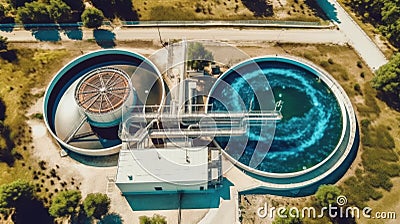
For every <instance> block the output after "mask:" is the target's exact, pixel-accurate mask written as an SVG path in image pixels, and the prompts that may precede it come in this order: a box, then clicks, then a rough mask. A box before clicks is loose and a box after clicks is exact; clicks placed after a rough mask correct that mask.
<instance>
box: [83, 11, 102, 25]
mask: <svg viewBox="0 0 400 224" xmlns="http://www.w3.org/2000/svg"><path fill="white" fill-rule="evenodd" d="M103 20H104V15H103V12H102V11H100V10H98V9H96V8H93V7H90V8H87V9H85V11H83V13H82V22H83V25H84V26H86V27H88V28H99V27H100V26H101V24H102V23H103Z"/></svg>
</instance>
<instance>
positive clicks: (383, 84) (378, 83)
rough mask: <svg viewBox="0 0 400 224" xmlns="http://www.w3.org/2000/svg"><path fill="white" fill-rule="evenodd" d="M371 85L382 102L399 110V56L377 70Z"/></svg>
mask: <svg viewBox="0 0 400 224" xmlns="http://www.w3.org/2000/svg"><path fill="white" fill-rule="evenodd" d="M372 85H373V87H374V88H375V89H376V90H378V91H379V92H380V93H381V95H382V98H383V100H385V101H386V102H387V103H388V104H389V105H390V106H392V107H393V108H395V109H397V110H399V109H400V103H399V101H400V54H396V55H395V56H393V57H392V58H391V59H390V61H389V63H387V64H386V65H383V66H382V67H380V68H379V69H378V71H377V72H376V76H375V77H374V78H373V79H372Z"/></svg>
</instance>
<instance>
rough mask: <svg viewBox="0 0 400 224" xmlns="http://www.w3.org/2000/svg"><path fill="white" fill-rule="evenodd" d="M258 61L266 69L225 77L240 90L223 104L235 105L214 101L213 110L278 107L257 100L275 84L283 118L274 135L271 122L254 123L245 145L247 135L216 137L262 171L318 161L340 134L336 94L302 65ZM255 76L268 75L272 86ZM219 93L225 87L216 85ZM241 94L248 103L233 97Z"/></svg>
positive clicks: (296, 168)
mask: <svg viewBox="0 0 400 224" xmlns="http://www.w3.org/2000/svg"><path fill="white" fill-rule="evenodd" d="M257 63H258V65H259V67H260V68H261V69H260V70H258V71H248V72H246V73H241V74H242V75H238V74H237V73H236V72H232V74H228V75H226V76H224V78H223V81H225V82H227V83H229V84H230V86H232V87H233V89H234V90H235V91H237V92H238V94H231V96H232V97H230V98H229V99H228V98H223V100H230V101H231V102H226V101H225V102H223V103H224V104H225V105H234V106H232V107H230V106H223V105H222V103H221V102H220V101H219V100H215V99H214V100H211V101H210V103H212V104H213V110H214V111H226V110H230V111H243V110H246V109H247V110H248V109H249V108H250V105H251V109H253V110H258V109H259V108H263V109H273V102H274V99H273V98H272V99H271V98H270V97H268V99H263V100H260V99H257V98H260V96H261V97H263V96H265V95H268V94H269V93H268V88H271V89H272V92H273V95H274V98H275V101H278V100H282V101H283V102H284V104H283V108H282V111H281V112H282V115H283V119H282V120H281V121H280V122H278V123H277V124H276V126H275V134H274V132H273V128H272V124H266V125H265V126H264V127H263V128H260V127H250V129H249V130H248V133H247V136H245V137H246V138H247V139H248V141H247V142H245V143H241V142H243V140H244V138H243V137H239V138H236V137H232V138H230V139H229V138H216V141H217V142H218V143H219V144H220V145H221V146H222V147H224V148H225V149H226V151H227V153H229V154H230V155H231V156H232V157H233V158H235V159H238V160H239V161H240V162H241V163H243V164H245V165H248V166H250V167H253V168H256V169H258V170H261V171H266V172H273V173H290V172H296V171H300V170H303V169H306V168H310V167H312V166H314V165H316V164H318V163H319V162H321V161H322V160H324V159H325V158H326V157H327V156H328V155H329V154H330V153H331V152H332V151H333V150H334V149H335V147H336V145H337V144H338V141H339V139H340V136H341V132H342V117H341V111H340V106H339V104H338V102H337V100H336V97H335V96H334V94H333V93H332V92H331V91H330V89H329V88H328V86H327V85H326V84H325V83H323V82H322V81H321V80H319V78H318V77H317V76H316V75H314V74H313V73H311V72H310V71H307V70H305V69H303V68H301V67H299V66H296V65H293V64H289V63H284V62H276V61H274V62H270V61H261V62H257ZM254 74H258V76H264V77H266V78H267V79H268V82H269V86H268V84H266V83H261V82H260V80H255V79H253V78H252V76H253V75H254ZM217 85H219V83H217ZM225 89H226V88H225ZM218 91H219V92H218ZM216 92H218V93H217V95H219V94H220V95H224V90H220V89H219V88H215V89H214V92H213V94H215V93H216ZM225 92H226V90H225ZM231 92H232V90H231ZM263 92H264V94H263ZM237 96H240V97H241V98H242V99H243V102H244V103H243V104H238V103H237V102H240V100H238V99H234V97H237ZM254 98H256V99H254ZM240 147H243V150H242V149H240ZM239 153H240V154H239ZM254 161H258V162H257V163H254Z"/></svg>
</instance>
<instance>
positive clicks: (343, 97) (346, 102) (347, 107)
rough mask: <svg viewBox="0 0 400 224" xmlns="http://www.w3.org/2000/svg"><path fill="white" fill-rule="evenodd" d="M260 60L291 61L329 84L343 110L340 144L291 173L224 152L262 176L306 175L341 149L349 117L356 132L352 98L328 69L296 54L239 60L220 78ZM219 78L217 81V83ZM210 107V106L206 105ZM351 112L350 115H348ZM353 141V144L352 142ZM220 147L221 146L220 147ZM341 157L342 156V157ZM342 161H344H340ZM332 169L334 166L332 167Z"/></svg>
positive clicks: (288, 176)
mask: <svg viewBox="0 0 400 224" xmlns="http://www.w3.org/2000/svg"><path fill="white" fill-rule="evenodd" d="M259 61H280V62H285V63H289V64H292V65H295V66H299V67H301V68H303V69H306V70H307V71H309V72H311V73H312V74H314V75H315V76H317V77H319V78H321V80H322V81H323V82H324V83H325V84H326V85H327V86H328V88H330V89H331V90H332V92H333V93H334V95H335V98H336V100H337V102H338V104H339V106H340V109H341V112H342V133H341V137H340V139H339V141H338V144H337V145H336V147H335V149H334V150H333V151H332V152H331V153H330V154H329V155H328V156H327V157H326V158H325V159H324V160H322V161H321V162H319V163H317V164H316V165H314V166H312V167H310V168H307V169H305V170H301V171H296V172H291V173H272V172H265V171H261V170H258V169H255V168H251V167H249V166H247V165H245V164H243V163H241V162H239V161H238V160H236V159H234V158H233V157H232V156H230V155H229V154H228V153H227V152H225V150H223V149H221V151H222V153H223V154H224V155H225V157H226V158H228V160H230V161H231V162H232V163H233V164H235V165H236V166H238V167H240V168H241V169H244V170H246V171H248V172H251V173H254V174H256V175H260V176H264V177H272V178H290V177H296V176H301V175H304V174H306V173H309V172H312V171H313V170H315V169H317V168H319V167H320V166H322V165H323V164H325V163H326V162H327V161H329V159H331V158H332V156H333V155H334V154H335V153H336V152H337V151H338V150H339V148H340V146H341V144H342V143H343V139H344V136H345V134H346V129H347V128H348V127H347V125H348V124H347V119H349V120H350V122H349V123H350V126H351V127H350V128H351V131H352V132H351V133H350V134H354V133H355V129H354V128H353V127H352V126H355V115H354V110H353V107H352V105H351V102H350V99H349V98H348V96H347V94H346V93H345V91H344V90H343V88H342V87H341V86H340V84H339V83H338V82H337V81H336V80H335V79H334V78H333V77H332V76H331V75H330V74H329V73H328V72H326V71H324V70H323V69H321V68H319V67H317V66H316V65H314V64H313V63H311V62H308V61H306V60H304V59H302V58H298V57H294V56H288V55H285V56H278V55H264V56H259V57H254V58H251V59H248V60H245V61H242V62H239V63H238V64H236V65H234V66H232V67H231V68H230V69H228V70H227V71H226V72H224V74H222V75H221V76H220V77H219V78H218V80H220V79H222V78H224V77H225V76H226V75H227V74H229V73H230V72H232V71H233V70H235V69H237V68H239V67H242V66H245V65H248V64H250V63H257V62H259ZM218 80H217V81H216V82H215V83H217V82H218ZM214 87H215V84H214V86H213V87H212V88H211V90H210V92H212V91H213V90H214ZM206 102H207V105H208V104H209V97H208V98H207V101H206ZM206 108H208V107H206ZM348 114H349V115H348ZM353 142H354V136H353V137H351V138H350V139H349V143H348V145H352V144H353ZM350 143H351V144H350ZM219 148H220V147H219ZM350 149H351V147H350V148H349V147H347V148H346V151H345V152H344V153H343V155H342V157H346V156H347V155H348V153H349V151H350ZM342 157H341V158H342ZM338 162H339V161H338ZM340 163H342V161H341V162H340ZM331 169H332V168H331ZM331 169H328V171H326V172H329V173H331V172H333V170H331ZM280 186H281V185H280Z"/></svg>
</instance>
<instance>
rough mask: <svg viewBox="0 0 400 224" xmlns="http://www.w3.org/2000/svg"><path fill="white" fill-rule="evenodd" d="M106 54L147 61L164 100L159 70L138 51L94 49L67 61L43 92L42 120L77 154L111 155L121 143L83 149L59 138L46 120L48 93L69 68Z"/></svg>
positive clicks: (117, 150) (49, 129) (60, 140)
mask: <svg viewBox="0 0 400 224" xmlns="http://www.w3.org/2000/svg"><path fill="white" fill-rule="evenodd" d="M108 54H122V55H126V56H129V57H136V58H139V59H140V60H142V61H143V62H146V63H148V64H149V65H150V66H151V67H152V68H153V69H154V71H155V72H156V73H157V76H158V77H159V78H160V81H161V86H162V97H161V104H162V103H163V102H164V100H165V99H164V98H165V84H164V79H163V78H162V75H161V73H160V71H159V70H158V68H157V67H156V66H155V65H154V64H153V62H152V61H150V60H149V59H147V58H146V57H144V56H143V55H141V54H139V53H136V52H132V51H128V50H125V49H100V50H96V51H91V52H88V53H85V54H83V55H80V56H78V57H76V58H74V59H72V60H71V61H70V62H68V63H67V64H66V65H64V66H63V67H62V68H61V69H60V70H59V71H58V72H57V73H56V75H54V77H53V78H52V79H51V81H50V83H49V85H48V86H47V88H46V91H45V94H44V101H43V120H44V123H45V125H46V128H47V131H48V132H50V134H51V136H52V137H53V138H54V139H56V140H57V142H58V143H59V144H60V145H61V146H63V147H65V148H67V149H68V150H71V151H73V152H76V153H78V154H82V155H87V156H107V155H112V154H116V153H118V152H119V151H120V149H121V144H118V145H115V146H112V147H107V148H103V149H85V148H79V147H75V146H72V145H69V144H67V143H66V142H64V141H63V140H62V139H60V138H59V137H58V136H57V135H56V134H55V133H54V131H53V130H52V129H51V127H50V124H49V121H48V117H47V109H48V100H49V97H50V94H51V93H52V91H53V89H54V87H55V85H56V83H57V82H58V81H59V80H60V78H61V77H62V76H63V75H65V73H67V72H68V71H69V70H70V69H72V68H73V67H74V66H76V65H78V64H79V63H82V62H84V61H86V60H89V59H92V58H94V57H97V56H104V55H108ZM143 62H142V63H143Z"/></svg>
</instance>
